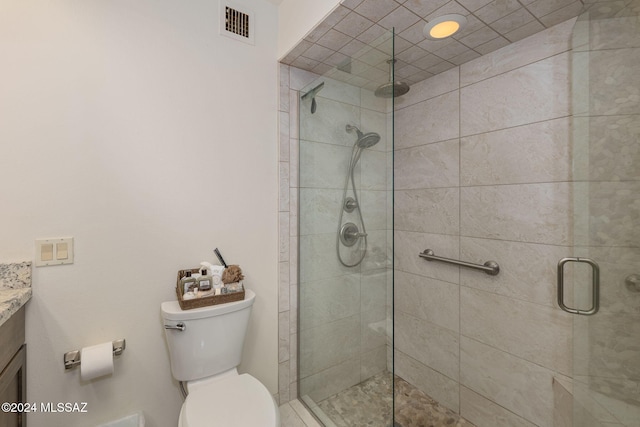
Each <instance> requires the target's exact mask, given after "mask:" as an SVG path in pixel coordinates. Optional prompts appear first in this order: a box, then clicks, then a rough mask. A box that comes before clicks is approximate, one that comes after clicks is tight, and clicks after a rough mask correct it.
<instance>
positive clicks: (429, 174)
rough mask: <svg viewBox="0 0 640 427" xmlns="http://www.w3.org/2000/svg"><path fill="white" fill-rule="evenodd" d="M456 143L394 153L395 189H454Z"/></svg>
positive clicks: (458, 156)
mask: <svg viewBox="0 0 640 427" xmlns="http://www.w3.org/2000/svg"><path fill="white" fill-rule="evenodd" d="M459 158H460V148H459V140H457V139H454V140H449V141H444V142H439V143H435V144H427V145H422V146H418V147H412V148H408V149H404V150H396V152H395V157H394V174H395V176H394V186H395V190H396V191H397V190H411V189H420V188H438V187H457V186H458V184H459V164H460V161H459Z"/></svg>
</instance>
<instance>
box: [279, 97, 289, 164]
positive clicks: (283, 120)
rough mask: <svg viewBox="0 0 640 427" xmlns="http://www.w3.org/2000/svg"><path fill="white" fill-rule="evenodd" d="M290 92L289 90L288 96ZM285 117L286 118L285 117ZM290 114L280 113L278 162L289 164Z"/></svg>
mask: <svg viewBox="0 0 640 427" xmlns="http://www.w3.org/2000/svg"><path fill="white" fill-rule="evenodd" d="M288 94H289V90H288V89H287V96H288ZM283 116H284V117H283ZM284 126H286V131H283V127H284ZM289 128H290V125H289V114H288V113H282V112H281V113H280V138H279V140H278V160H279V161H281V162H288V161H289V158H290V154H289V148H290V137H289Z"/></svg>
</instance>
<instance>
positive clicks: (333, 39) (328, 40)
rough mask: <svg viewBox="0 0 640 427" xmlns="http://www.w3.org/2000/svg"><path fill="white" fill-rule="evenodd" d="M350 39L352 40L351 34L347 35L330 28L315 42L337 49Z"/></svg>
mask: <svg viewBox="0 0 640 427" xmlns="http://www.w3.org/2000/svg"><path fill="white" fill-rule="evenodd" d="M351 40H353V37H352V36H348V35H346V34H344V33H341V32H340V31H336V30H334V29H333V28H331V29H330V30H329V31H327V32H326V33H325V34H324V35H323V36H322V37H320V39H318V41H317V43H318V44H319V45H321V46H324V47H326V48H328V49H331V50H333V51H338V50H340V49H341V48H342V47H344V45H346V44H347V43H349V42H350V41H351Z"/></svg>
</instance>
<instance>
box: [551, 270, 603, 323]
mask: <svg viewBox="0 0 640 427" xmlns="http://www.w3.org/2000/svg"><path fill="white" fill-rule="evenodd" d="M568 262H578V263H585V264H589V265H590V266H591V304H592V305H591V308H589V309H588V310H578V309H576V308H571V307H567V306H566V305H565V303H564V265H565V264H566V263H568ZM558 305H559V306H560V308H561V309H563V310H564V311H566V312H567V313H571V314H580V315H582V316H592V315H594V314H596V313H597V312H598V310H599V309H600V267H599V266H598V263H596V262H595V261H594V260H592V259H589V258H562V259H561V260H560V261H559V262H558Z"/></svg>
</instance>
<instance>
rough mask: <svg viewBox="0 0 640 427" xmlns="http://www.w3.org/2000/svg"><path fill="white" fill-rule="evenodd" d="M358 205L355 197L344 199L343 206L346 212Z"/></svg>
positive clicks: (351, 210)
mask: <svg viewBox="0 0 640 427" xmlns="http://www.w3.org/2000/svg"><path fill="white" fill-rule="evenodd" d="M357 207H358V203H356V201H355V199H354V198H353V197H347V200H345V201H344V205H343V207H342V208H343V209H344V210H345V212H349V213H351V212H353V210H354V209H355V208H357Z"/></svg>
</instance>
